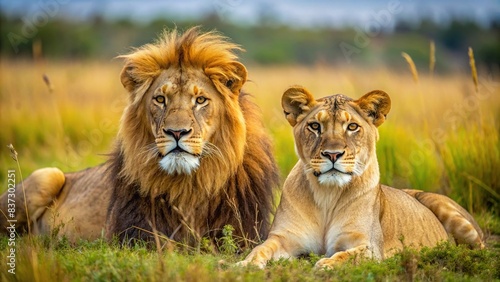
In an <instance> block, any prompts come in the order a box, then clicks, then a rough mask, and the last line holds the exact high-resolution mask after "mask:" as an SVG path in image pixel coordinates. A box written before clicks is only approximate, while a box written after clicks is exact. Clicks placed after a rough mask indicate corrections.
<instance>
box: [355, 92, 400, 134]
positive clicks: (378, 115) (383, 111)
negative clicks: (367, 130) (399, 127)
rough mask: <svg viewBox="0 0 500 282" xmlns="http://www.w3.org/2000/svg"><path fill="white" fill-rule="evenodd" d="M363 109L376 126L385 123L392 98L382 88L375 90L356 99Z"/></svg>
mask: <svg viewBox="0 0 500 282" xmlns="http://www.w3.org/2000/svg"><path fill="white" fill-rule="evenodd" d="M354 102H355V103H356V104H358V106H359V107H360V108H361V110H363V111H364V112H365V113H366V115H367V116H368V118H369V119H371V120H372V123H373V124H374V125H375V126H377V127H378V126H379V125H381V124H382V123H384V121H385V118H386V116H387V114H388V113H389V111H390V110H391V98H389V95H388V94H387V93H385V92H384V91H381V90H373V91H371V92H368V93H367V94H365V95H363V97H361V98H359V99H358V100H356V101H354Z"/></svg>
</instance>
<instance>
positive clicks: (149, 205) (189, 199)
mask: <svg viewBox="0 0 500 282" xmlns="http://www.w3.org/2000/svg"><path fill="white" fill-rule="evenodd" d="M238 50H240V47H239V46H238V45H236V44H233V43H231V42H229V41H228V40H227V39H226V38H225V37H223V36H221V35H219V34H217V33H215V32H208V33H201V32H200V30H199V28H193V29H190V30H188V31H186V32H185V33H184V34H180V33H178V32H177V31H176V30H174V31H170V32H167V31H165V32H164V33H163V34H162V35H161V36H160V38H159V39H158V41H157V42H156V43H154V44H148V45H145V46H143V47H141V48H138V49H136V50H134V51H133V52H132V53H130V54H128V55H124V56H121V57H122V58H123V59H124V60H125V66H124V68H123V71H122V73H121V81H122V84H123V85H124V87H125V88H126V89H127V91H128V92H129V104H128V106H127V107H126V109H125V110H124V113H123V115H122V119H121V124H120V130H119V133H118V136H117V142H116V146H115V149H114V151H113V153H112V154H111V156H110V159H109V160H108V161H107V162H106V163H104V164H102V165H100V166H98V167H94V168H90V169H88V170H85V171H80V172H76V173H68V174H65V176H64V178H63V182H64V185H61V181H60V180H61V175H60V174H58V175H57V176H55V174H54V173H50V174H49V173H46V174H45V177H44V178H40V177H37V176H30V177H28V178H27V179H26V181H25V183H24V184H25V187H26V190H27V191H28V194H27V197H28V199H29V198H30V197H32V199H35V198H36V197H38V198H40V197H41V198H43V199H44V200H45V201H38V200H37V201H38V202H40V203H42V202H43V204H42V205H40V204H37V205H36V208H37V211H38V210H39V208H40V207H46V208H45V209H44V212H43V213H42V214H41V215H38V212H37V213H36V215H37V217H36V218H31V219H32V220H33V221H34V222H36V225H37V226H39V228H38V230H40V231H39V233H50V232H53V231H54V230H56V229H57V230H58V231H59V235H65V236H68V237H69V238H70V239H72V240H77V239H95V238H98V237H100V236H102V235H103V234H105V233H106V234H107V237H108V238H111V237H113V236H117V237H118V238H119V239H120V240H121V241H123V242H128V241H130V240H135V239H143V240H151V239H152V238H153V235H152V231H153V229H155V230H157V231H158V233H159V234H160V235H163V236H165V237H168V238H170V239H173V240H176V241H179V242H182V243H187V244H189V245H196V244H197V243H199V240H200V239H201V238H202V237H209V238H211V239H212V240H214V241H216V239H217V238H218V237H219V236H221V234H222V233H221V230H222V228H223V227H224V226H225V225H227V224H229V225H232V226H233V227H234V228H235V235H236V236H239V237H241V238H246V239H249V241H246V242H247V243H248V242H252V240H253V241H257V240H259V239H261V238H264V237H265V236H266V235H267V233H268V228H269V225H270V223H269V217H270V213H271V211H272V203H273V190H274V188H277V186H278V183H279V180H278V169H277V166H276V164H275V160H274V158H273V156H272V147H271V142H270V139H269V137H268V135H267V134H266V132H265V130H264V129H263V125H262V122H261V118H260V114H259V109H258V107H257V106H256V105H255V104H254V103H253V102H252V101H251V97H250V96H249V95H247V94H245V93H243V92H242V91H241V87H242V86H243V84H244V83H245V81H246V76H247V73H246V69H245V67H244V66H243V65H242V64H241V63H239V62H238V61H237V59H238V58H237V56H236V54H235V51H238ZM158 95H160V96H162V97H163V98H164V99H165V100H168V101H165V102H163V100H160V99H156V98H155V97H157V96H158ZM200 96H202V97H203V98H207V100H206V101H207V102H206V103H203V104H196V103H198V102H196V101H202V102H203V101H204V100H203V99H201V100H197V99H196V98H198V97H200ZM162 103H163V104H162ZM183 126H184V127H186V126H188V127H189V126H191V129H190V130H191V131H189V132H190V133H191V135H190V136H189V138H188V137H185V138H184V137H182V138H181V140H179V141H178V142H179V144H180V143H181V142H183V144H184V145H185V146H187V147H189V149H188V150H192V153H193V154H194V155H193V156H192V157H190V156H189V155H187V153H185V152H184V153H179V154H180V156H188V157H189V158H191V159H198V160H199V166H198V167H194V168H193V169H192V170H189V169H188V170H187V171H188V172H189V173H178V172H182V170H175V169H174V170H172V172H171V173H168V172H167V171H165V170H164V169H162V167H161V165H160V161H161V160H162V158H164V157H165V155H168V154H169V152H166V151H165V150H164V148H165V146H166V145H168V142H169V141H168V140H169V138H172V136H170V135H169V134H168V131H169V130H174V131H175V130H177V129H178V128H181V127H183ZM195 131H197V132H195ZM176 134H178V133H176ZM203 138H206V139H203ZM174 165H175V164H174ZM56 178H57V180H56ZM41 179H49V181H46V180H44V181H43V183H46V184H50V185H48V186H51V187H52V188H53V189H52V190H54V191H55V192H54V193H52V194H51V195H50V196H49V195H45V194H43V193H44V192H43V191H41V190H38V189H37V187H39V186H40V184H41V183H42V181H41ZM50 179H52V180H50ZM51 183H52V184H51ZM46 184H44V185H45V186H44V187H46V186H47V185H46ZM17 187H18V191H19V187H20V185H18V186H17ZM49 190H50V189H49ZM31 195H32V196H31ZM29 202H31V203H33V200H30V199H29ZM2 203H3V198H2ZM33 207H35V205H33ZM31 208H32V207H31V206H30V207H29V210H30V209H31ZM2 210H3V207H2ZM20 222H21V221H20ZM153 225H154V228H153ZM22 227H23V226H20V228H22Z"/></svg>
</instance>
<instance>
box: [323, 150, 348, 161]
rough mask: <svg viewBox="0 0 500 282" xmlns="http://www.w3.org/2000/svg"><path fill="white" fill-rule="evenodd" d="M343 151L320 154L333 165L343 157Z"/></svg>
mask: <svg viewBox="0 0 500 282" xmlns="http://www.w3.org/2000/svg"><path fill="white" fill-rule="evenodd" d="M344 153H345V151H342V152H340V151H335V152H330V151H323V152H321V155H322V156H324V157H326V158H328V159H329V160H330V161H331V162H332V163H335V162H336V161H337V160H338V159H339V158H340V157H342V156H343V155H344Z"/></svg>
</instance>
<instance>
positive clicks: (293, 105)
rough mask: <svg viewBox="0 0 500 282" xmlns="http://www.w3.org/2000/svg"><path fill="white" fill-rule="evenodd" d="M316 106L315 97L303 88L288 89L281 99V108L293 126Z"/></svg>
mask: <svg viewBox="0 0 500 282" xmlns="http://www.w3.org/2000/svg"><path fill="white" fill-rule="evenodd" d="M314 105H316V100H314V97H313V95H312V94H311V93H310V92H309V91H307V89H305V88H304V87H302V86H293V87H291V88H288V89H287V90H286V91H285V93H283V97H282V98H281V106H282V107H283V111H284V113H285V117H286V119H287V120H288V122H289V123H290V125H291V126H295V125H296V124H297V123H298V122H299V121H300V119H301V118H302V117H301V115H302V114H304V113H305V112H308V111H309V110H310V109H311V108H312V107H313V106H314Z"/></svg>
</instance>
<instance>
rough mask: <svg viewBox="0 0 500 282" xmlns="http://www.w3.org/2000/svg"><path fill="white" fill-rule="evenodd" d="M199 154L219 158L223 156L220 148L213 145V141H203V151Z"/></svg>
mask: <svg viewBox="0 0 500 282" xmlns="http://www.w3.org/2000/svg"><path fill="white" fill-rule="evenodd" d="M201 155H202V156H203V157H209V158H210V157H215V158H219V159H223V158H224V156H223V155H222V152H221V151H220V149H219V148H218V147H217V146H216V145H214V144H213V143H210V142H205V144H204V146H203V151H202V152H201Z"/></svg>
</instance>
